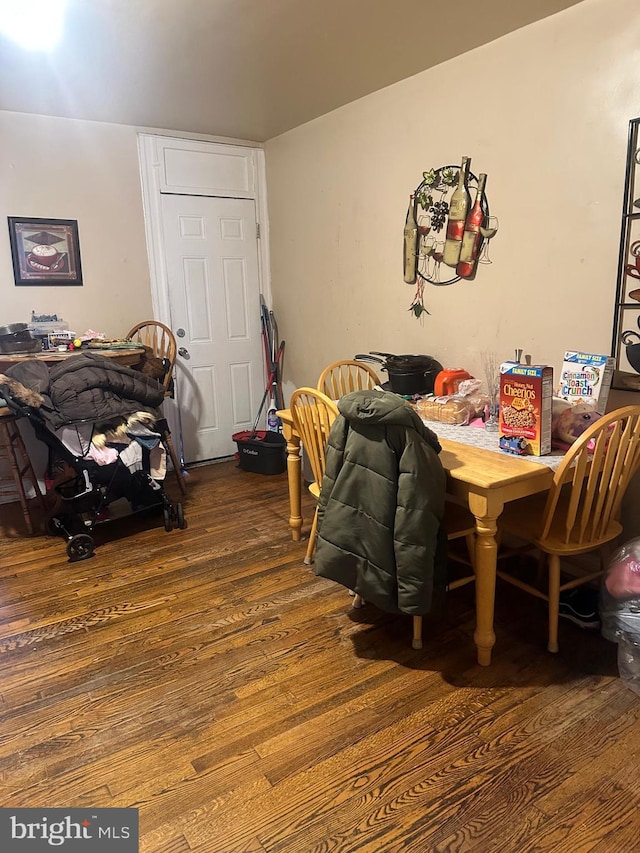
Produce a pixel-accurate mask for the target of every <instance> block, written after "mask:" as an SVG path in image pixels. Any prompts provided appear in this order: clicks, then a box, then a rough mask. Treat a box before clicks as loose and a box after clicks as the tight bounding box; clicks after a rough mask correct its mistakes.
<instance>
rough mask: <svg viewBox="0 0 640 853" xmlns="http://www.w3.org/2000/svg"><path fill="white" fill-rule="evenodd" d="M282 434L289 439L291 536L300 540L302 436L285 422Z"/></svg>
mask: <svg viewBox="0 0 640 853" xmlns="http://www.w3.org/2000/svg"><path fill="white" fill-rule="evenodd" d="M282 434H283V435H284V437H285V438H286V440H287V478H288V481H289V512H290V516H289V527H290V528H291V538H292V539H293V541H294V542H299V541H300V539H301V538H302V460H301V459H300V436H299V435H298V434H297V433H296V434H294V432H293V430H292V429H291V427H290V426H289V425H288V424H285V423H283V425H282Z"/></svg>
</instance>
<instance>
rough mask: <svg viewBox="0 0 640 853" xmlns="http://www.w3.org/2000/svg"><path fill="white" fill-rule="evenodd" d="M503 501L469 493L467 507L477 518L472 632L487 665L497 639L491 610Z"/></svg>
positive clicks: (483, 662)
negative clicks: (498, 522)
mask: <svg viewBox="0 0 640 853" xmlns="http://www.w3.org/2000/svg"><path fill="white" fill-rule="evenodd" d="M503 506H504V505H503V502H502V500H501V499H500V498H499V497H497V496H487V495H477V494H470V495H469V509H470V510H471V512H472V513H473V515H474V516H475V519H476V534H477V538H476V565H475V575H476V630H475V633H474V635H473V639H474V640H475V644H476V647H477V655H478V663H479V664H480V665H481V666H489V665H490V663H491V650H492V649H493V646H494V644H495V642H496V635H495V633H494V631H493V613H494V606H495V595H496V567H497V561H498V543H497V541H496V533H497V530H498V528H497V518H498V516H499V515H500V513H501V512H502V509H503Z"/></svg>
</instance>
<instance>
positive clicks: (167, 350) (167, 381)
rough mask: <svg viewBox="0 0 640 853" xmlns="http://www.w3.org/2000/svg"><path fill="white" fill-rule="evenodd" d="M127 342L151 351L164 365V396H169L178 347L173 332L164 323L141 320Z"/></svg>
mask: <svg viewBox="0 0 640 853" xmlns="http://www.w3.org/2000/svg"><path fill="white" fill-rule="evenodd" d="M127 340H128V341H135V342H136V343H139V344H142V345H143V346H145V347H149V349H151V350H152V352H153V354H154V355H155V356H156V358H161V359H162V360H163V361H164V362H165V363H166V368H167V370H166V373H165V375H164V379H163V385H164V395H165V397H168V396H170V390H169V388H170V385H171V380H172V378H173V368H174V365H175V363H176V353H177V351H178V345H177V344H176V339H175V337H174V334H173V332H172V331H171V329H170V328H169V327H168V326H165V325H164V323H159V322H158V321H157V320H143V321H142V323H138V324H137V325H136V326H134V327H133V329H131V331H130V332H129V333H128V334H127Z"/></svg>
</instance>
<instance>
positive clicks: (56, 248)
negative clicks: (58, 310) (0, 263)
mask: <svg viewBox="0 0 640 853" xmlns="http://www.w3.org/2000/svg"><path fill="white" fill-rule="evenodd" d="M7 220H8V223H9V240H10V242H11V257H12V260H13V277H14V280H15V283H16V286H18V285H26V286H33V285H35V286H37V287H41V286H43V285H44V286H51V285H58V286H60V285H71V286H76V287H80V286H82V267H81V265H80V244H79V242H78V223H77V221H76V220H75V219H34V218H28V217H21V216H9V217H7Z"/></svg>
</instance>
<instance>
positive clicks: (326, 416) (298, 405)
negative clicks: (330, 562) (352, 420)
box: [289, 388, 338, 566]
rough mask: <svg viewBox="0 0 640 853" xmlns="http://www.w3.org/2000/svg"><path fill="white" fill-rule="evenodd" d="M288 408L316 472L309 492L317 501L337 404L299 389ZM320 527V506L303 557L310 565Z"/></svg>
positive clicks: (327, 398) (323, 395) (318, 393)
mask: <svg viewBox="0 0 640 853" xmlns="http://www.w3.org/2000/svg"><path fill="white" fill-rule="evenodd" d="M289 408H290V410H291V417H292V418H293V424H294V428H295V430H296V432H297V433H298V435H299V436H300V439H301V441H302V446H303V448H304V452H305V453H306V455H307V458H308V459H309V464H310V466H311V471H312V473H313V480H314V481H313V483H311V485H310V486H309V491H310V492H311V494H312V495H313V497H314V498H315V499H316V501H317V500H318V498H319V497H320V489H321V488H322V478H323V477H324V469H325V447H326V444H327V439H328V437H329V430H330V429H331V425H332V424H333V422H334V421H335V419H336V418H337V417H338V407H337V406H336V404H335V403H334V402H333V401H332V400H331V399H330V398H329V397H327V396H326V395H325V394H323V393H322V392H321V391H318V390H316V389H315V388H298V389H296V390H295V391H294V392H293V394H292V395H291V401H290V403H289ZM317 528H318V508H317V507H316V511H315V514H314V516H313V524H312V526H311V533H310V534H309V545H308V547H307V553H306V555H305V558H304V562H305V565H307V566H310V565H311V563H313V552H314V550H315V546H316V531H317Z"/></svg>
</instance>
